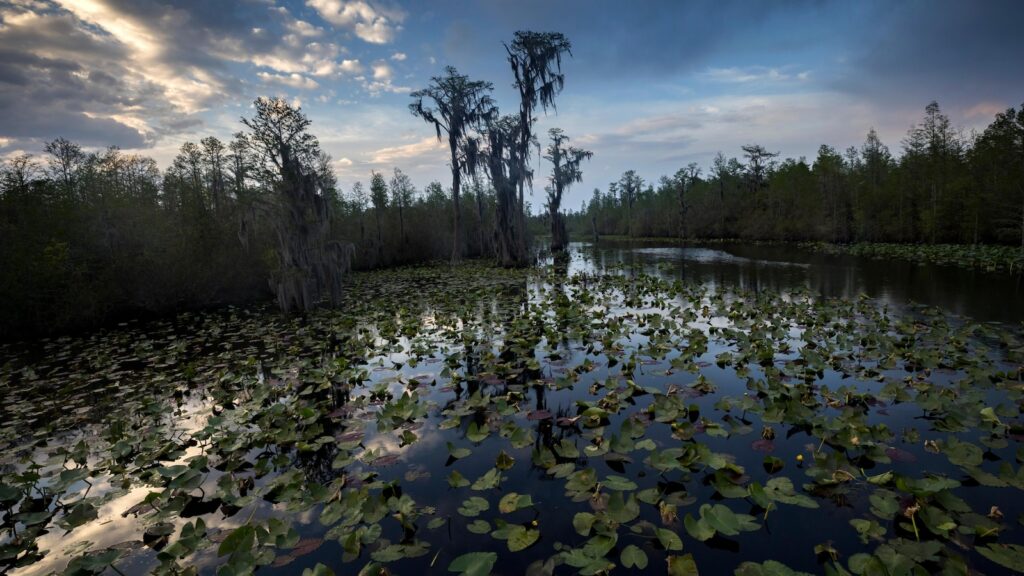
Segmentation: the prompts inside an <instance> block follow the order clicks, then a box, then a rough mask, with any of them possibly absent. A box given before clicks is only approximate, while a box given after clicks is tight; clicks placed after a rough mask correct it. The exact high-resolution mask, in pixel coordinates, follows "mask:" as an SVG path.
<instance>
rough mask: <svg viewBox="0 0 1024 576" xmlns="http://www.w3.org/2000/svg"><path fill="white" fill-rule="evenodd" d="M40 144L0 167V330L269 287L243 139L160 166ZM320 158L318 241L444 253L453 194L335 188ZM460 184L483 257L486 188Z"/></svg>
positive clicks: (473, 247) (380, 178)
mask: <svg viewBox="0 0 1024 576" xmlns="http://www.w3.org/2000/svg"><path fill="white" fill-rule="evenodd" d="M46 152H47V153H46V155H45V156H40V157H33V156H30V155H20V156H17V157H15V158H11V159H9V160H7V161H5V162H4V163H3V165H2V167H0V246H2V248H0V269H2V270H3V271H4V273H3V274H0V337H5V338H12V337H15V338H17V337H20V336H26V337H27V336H30V335H33V334H35V333H50V332H61V331H65V330H68V329H74V328H76V327H82V326H89V325H94V324H97V323H102V322H106V321H111V320H117V319H123V318H129V317H135V316H138V315H140V314H145V313H163V312H167V311H173V310H181V309H189V308H197V307H205V306H216V305H222V304H227V303H234V304H238V303H245V302H252V301H256V300H266V299H267V298H269V297H270V296H271V295H272V292H273V291H272V288H271V286H270V285H269V284H268V279H269V278H271V277H272V276H273V272H274V270H275V269H277V268H278V267H279V262H278V261H277V256H276V254H275V250H274V242H275V239H274V230H273V229H272V226H271V223H272V221H271V220H270V219H268V218H261V217H260V215H261V214H262V213H263V212H265V211H266V209H267V204H268V203H269V202H270V201H271V199H272V198H273V193H272V190H273V187H274V182H273V180H272V179H268V178H266V176H265V175H264V174H262V171H263V163H262V161H261V159H260V158H259V157H258V154H257V153H256V151H255V150H254V149H253V148H252V146H251V143H250V142H247V140H246V137H245V135H243V134H239V135H238V136H237V137H236V138H235V139H234V140H232V141H231V142H227V143H225V142H222V141H220V140H218V139H217V138H213V137H209V138H204V139H203V140H202V141H201V142H199V143H192V142H189V143H186V144H184V145H183V146H182V147H181V151H180V153H179V154H178V155H177V157H175V159H174V161H173V162H172V164H171V166H170V167H168V168H167V170H165V171H161V170H159V169H158V167H157V164H156V162H155V161H154V160H153V159H151V158H146V157H143V156H139V155H136V154H126V153H124V152H121V151H120V150H118V149H117V148H109V149H107V150H103V151H101V152H85V151H83V149H82V148H81V147H80V146H78V145H76V144H74V143H72V142H69V141H67V140H64V139H57V140H54V141H52V142H50V143H49V144H47V145H46ZM317 161H318V163H319V165H318V166H317V171H318V174H319V179H318V182H319V183H320V184H319V185H320V187H321V189H320V193H321V194H322V195H323V197H324V198H325V200H326V202H327V203H328V204H329V207H330V211H331V215H332V217H331V218H330V224H329V226H330V229H329V233H328V235H327V241H328V242H332V241H334V242H339V243H343V244H345V245H349V246H352V248H353V249H354V253H353V257H352V261H351V265H352V266H353V267H355V268H358V269H367V268H375V267H379V266H391V265H397V264H403V263H410V262H418V261H424V260H431V259H441V258H448V257H449V256H450V254H451V247H452V227H451V224H450V222H451V218H452V209H451V191H450V190H447V189H445V188H444V187H443V186H442V185H441V184H440V183H438V182H432V183H430V184H428V185H427V186H426V187H425V188H424V189H423V190H418V189H417V188H416V187H415V186H414V185H413V183H412V181H411V180H410V178H409V177H408V175H406V174H404V173H403V172H402V171H401V170H400V169H398V168H395V169H394V170H393V171H392V172H391V173H388V174H382V173H372V174H370V178H369V179H368V181H367V184H366V185H364V184H362V183H357V184H356V185H355V186H354V187H353V188H352V189H351V190H350V191H348V192H347V193H345V194H342V193H341V191H340V190H338V188H337V185H336V179H335V177H334V174H333V172H332V171H331V170H330V158H329V157H327V156H326V155H325V154H321V155H318V157H317ZM467 192H468V194H467V195H468V198H467V200H468V201H469V202H468V203H469V204H471V207H472V210H471V211H469V212H470V214H469V217H468V218H465V219H464V221H463V229H464V231H465V235H466V252H467V254H468V255H469V256H474V257H475V256H480V255H482V254H485V253H487V254H492V253H493V247H492V246H491V244H493V242H492V239H491V237H490V234H492V231H491V230H492V226H493V224H492V223H491V222H492V221H493V214H494V194H493V192H492V191H491V190H490V188H489V187H488V186H485V185H484V183H483V182H482V181H480V180H476V181H475V182H471V184H470V186H469V187H468V190H467ZM485 228H486V229H487V235H486V236H485V235H484V234H483V231H484V230H485Z"/></svg>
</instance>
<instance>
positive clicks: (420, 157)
mask: <svg viewBox="0 0 1024 576" xmlns="http://www.w3.org/2000/svg"><path fill="white" fill-rule="evenodd" d="M444 150H446V147H445V145H444V143H443V142H441V141H439V140H438V139H437V138H436V137H433V136H431V137H427V138H423V139H422V140H417V141H416V142H413V143H411V144H403V145H401V146H388V147H385V148H380V149H378V150H376V151H374V153H373V155H372V156H371V157H370V162H372V163H373V164H378V165H388V166H394V165H397V164H402V163H412V162H415V161H419V162H422V161H424V160H427V159H429V160H430V161H432V162H434V161H440V162H443V158H444V154H443V151H444Z"/></svg>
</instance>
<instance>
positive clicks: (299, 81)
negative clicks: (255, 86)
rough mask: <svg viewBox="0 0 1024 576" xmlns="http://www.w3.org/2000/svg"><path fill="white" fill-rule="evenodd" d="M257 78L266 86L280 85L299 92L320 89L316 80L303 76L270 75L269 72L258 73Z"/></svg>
mask: <svg viewBox="0 0 1024 576" xmlns="http://www.w3.org/2000/svg"><path fill="white" fill-rule="evenodd" d="M256 76H257V77H258V78H259V79H260V80H262V81H263V82H264V83H265V84H279V85H282V86H288V87H290V88H296V89H299V90H313V89H316V88H319V87H320V85H319V84H317V82H316V80H313V79H312V78H306V77H305V76H303V75H302V74H270V73H268V72H258V73H257V74H256Z"/></svg>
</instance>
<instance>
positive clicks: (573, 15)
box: [0, 0, 1024, 208]
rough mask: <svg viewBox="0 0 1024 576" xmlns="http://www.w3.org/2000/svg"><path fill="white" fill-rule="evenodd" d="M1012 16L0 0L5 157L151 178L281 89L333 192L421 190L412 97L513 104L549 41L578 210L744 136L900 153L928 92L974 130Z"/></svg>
mask: <svg viewBox="0 0 1024 576" xmlns="http://www.w3.org/2000/svg"><path fill="white" fill-rule="evenodd" d="M1022 17H1024V3H1022V2H1011V1H984V2H982V1H975V2H967V1H964V2H950V1H929V2H923V1H922V2H894V1H883V2H821V1H815V2H797V1H791V2H754V1H729V0H717V1H713V2H711V1H709V2H680V1H673V2H621V1H600V0H597V1H583V0H577V1H565V2H556V1H552V0H548V1H539V0H489V1H486V2H468V1H455V0H439V1H432V2H426V1H422V2H403V3H399V2H373V1H354V2H348V1H344V0H288V1H284V0H247V1H240V2H227V1H221V0H217V1H210V0H206V1H183V0H175V1H155V0H10V1H6V2H4V1H0V118H3V121H2V122H0V155H4V156H6V155H9V154H12V153H16V152H17V151H36V150H38V149H40V148H41V145H42V142H44V141H46V140H49V139H52V138H54V137H57V136H65V137H68V138H70V139H73V140H76V141H78V142H80V143H82V144H84V145H86V146H89V147H101V146H105V145H109V144H115V145H118V146H120V147H122V148H124V149H125V150H129V151H133V152H138V153H142V154H146V155H150V156H153V157H155V158H156V159H157V160H158V161H159V162H160V164H161V166H166V165H167V164H168V162H169V161H170V159H171V158H172V157H173V156H174V154H175V152H176V150H177V148H179V147H180V145H181V144H182V143H183V142H184V141H186V140H189V139H191V140H198V139H199V138H201V137H203V136H205V135H210V134H213V135H216V136H219V137H222V138H224V139H227V138H230V135H231V134H232V133H233V132H235V131H237V130H239V129H240V124H239V122H238V118H239V117H240V116H242V115H246V114H248V112H249V106H250V102H251V101H252V99H253V98H255V97H257V96H260V95H279V96H284V97H287V98H289V99H290V100H294V101H296V102H297V103H301V105H302V107H303V109H304V110H305V111H306V112H307V114H308V115H309V116H310V117H311V118H312V120H313V132H314V134H316V135H317V136H318V137H319V138H320V140H321V143H322V146H323V148H324V149H325V150H326V151H327V152H328V153H330V154H331V155H332V156H333V157H334V159H335V168H336V171H337V172H338V176H339V180H340V182H341V184H342V187H343V190H345V191H347V190H348V189H349V188H350V187H351V184H352V183H353V182H355V181H357V180H362V181H366V180H368V179H369V174H370V171H371V170H384V171H390V170H391V169H392V168H393V167H395V166H397V167H400V168H402V169H403V170H404V171H406V172H408V173H409V174H411V175H412V177H413V179H414V181H415V182H416V184H417V185H418V186H419V187H420V188H422V187H423V186H424V185H426V183H427V182H429V181H430V180H432V179H440V180H441V181H442V182H445V179H446V177H447V174H446V173H447V166H446V162H447V160H446V152H445V149H444V147H443V146H442V145H441V144H439V143H438V142H436V140H435V139H434V138H433V132H432V130H431V128H430V127H429V126H428V125H426V124H425V123H423V122H422V121H420V120H418V119H416V118H414V117H413V116H412V115H410V114H409V112H408V110H407V108H406V106H407V104H408V102H409V100H410V99H409V97H408V93H409V91H410V90H413V89H417V88H420V87H423V86H425V85H426V83H427V82H428V81H429V79H430V77H431V76H432V75H436V74H438V73H440V71H441V70H442V68H443V66H445V65H448V64H451V65H454V66H456V67H457V68H458V69H459V70H460V71H461V72H463V73H466V74H469V75H470V76H472V77H474V78H479V79H483V80H489V81H491V82H493V83H494V85H495V96H496V99H497V100H498V103H499V105H500V106H502V107H503V108H505V109H508V110H511V109H513V108H514V107H515V106H516V100H515V96H514V94H513V92H512V89H511V86H510V82H511V77H510V73H509V70H508V66H507V64H506V62H505V60H504V58H503V54H504V51H503V49H502V46H501V43H502V41H506V40H508V39H509V38H510V37H511V35H512V33H513V32H514V31H515V30H519V29H531V30H557V31H560V32H563V33H565V34H566V35H567V36H568V37H569V39H570V40H571V41H572V43H573V58H571V59H569V60H567V61H566V62H565V65H564V70H565V73H566V86H565V90H564V92H563V93H562V94H561V96H560V97H559V99H558V111H557V114H551V115H548V116H546V117H542V118H541V119H540V122H539V126H538V133H541V134H543V133H544V132H545V131H546V129H547V128H548V127H552V126H559V127H562V128H563V129H564V130H565V131H566V132H567V133H568V134H569V135H570V136H571V137H572V138H573V141H574V142H575V143H577V144H579V145H582V146H584V147H587V148H589V149H591V150H593V151H594V153H595V154H594V158H593V160H592V161H591V162H590V164H589V165H587V166H586V167H585V168H584V180H583V183H582V184H579V185H577V186H576V187H575V188H574V189H573V190H572V191H571V192H570V194H569V196H568V200H567V205H568V206H570V207H573V208H575V207H578V206H579V205H580V203H581V202H582V200H583V199H584V198H586V197H589V195H590V193H591V191H592V190H593V188H594V187H595V186H600V187H602V188H604V187H606V186H607V183H608V182H609V181H611V180H615V179H617V178H618V176H619V175H620V174H621V173H622V172H623V171H625V170H627V169H636V170H638V171H639V172H640V174H641V175H642V176H643V177H644V178H646V179H648V180H656V179H657V178H658V177H659V176H660V175H662V174H671V173H673V172H675V170H676V169H678V168H680V167H682V166H684V165H686V164H687V163H689V162H698V163H700V164H701V165H702V166H707V165H708V163H709V162H710V159H711V157H712V156H714V154H715V153H716V152H717V151H719V150H721V151H723V152H724V153H725V154H727V155H729V156H738V155H739V154H740V150H739V148H740V146H741V145H743V144H747V143H753V142H757V143H760V144H763V145H765V146H766V147H767V148H768V149H770V150H773V151H779V152H781V153H782V155H783V156H793V157H799V156H807V157H808V158H809V159H813V157H814V155H815V152H816V150H817V148H818V146H819V145H820V144H822V143H828V144H831V145H833V146H835V147H837V148H840V149H843V148H846V147H847V146H850V145H858V146H859V145H860V143H861V142H862V141H863V138H864V135H865V133H866V132H867V130H868V129H869V128H871V127H872V126H873V127H875V128H876V129H877V130H878V131H879V134H880V136H881V137H882V139H883V141H884V142H885V143H886V144H888V145H889V146H890V147H891V148H892V149H893V150H894V151H898V149H899V145H900V144H899V143H900V139H901V138H902V137H903V136H904V135H905V133H906V131H907V128H908V127H909V126H910V125H911V124H912V123H913V122H915V121H917V120H918V119H919V118H920V116H921V113H922V111H923V109H924V106H925V105H926V104H927V103H928V102H929V101H930V100H932V99H935V100H938V101H939V103H940V104H941V105H942V107H943V109H944V110H945V111H946V112H947V113H948V114H949V115H950V117H951V118H952V119H953V122H954V124H955V125H957V126H958V127H960V128H962V129H963V130H964V131H965V132H967V133H969V131H970V130H972V129H977V128H980V127H983V126H984V125H986V124H987V123H988V122H989V121H990V120H991V118H992V116H993V115H994V114H995V112H997V111H999V110H1001V109H1004V108H1006V107H1008V106H1015V105H1016V106H1019V105H1020V104H1021V102H1024V61H1022V60H1021V56H1020V55H1021V54H1024V35H1021V34H1018V30H1016V29H1015V28H1016V26H1018V25H1019V23H1020V22H1021V21H1022ZM548 168H549V167H548V166H546V165H544V164H541V165H540V166H539V172H540V174H541V175H544V174H546V172H547V170H548ZM534 203H535V204H537V205H539V204H540V199H539V197H536V200H535V202H534Z"/></svg>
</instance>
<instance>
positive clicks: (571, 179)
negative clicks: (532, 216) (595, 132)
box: [544, 128, 594, 253]
mask: <svg viewBox="0 0 1024 576" xmlns="http://www.w3.org/2000/svg"><path fill="white" fill-rule="evenodd" d="M548 136H549V137H550V138H551V143H550V144H548V148H547V154H545V156H544V158H545V159H546V160H547V161H548V162H551V165H552V170H551V186H550V187H549V188H548V215H549V217H550V219H551V251H552V252H556V253H557V252H563V251H564V250H565V248H566V246H568V244H569V237H568V234H567V233H566V230H565V220H564V219H563V218H562V213H561V212H560V211H559V209H560V208H561V205H562V195H563V194H564V193H565V191H566V190H567V189H568V188H569V186H571V185H572V184H574V183H576V182H581V181H582V180H583V171H582V170H581V169H580V164H582V162H583V161H584V160H589V159H590V158H592V157H593V156H594V153H593V152H591V151H590V150H584V149H582V148H577V147H575V146H569V145H568V144H569V137H568V136H566V135H565V133H564V132H562V129H561V128H552V129H550V130H549V131H548Z"/></svg>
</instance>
